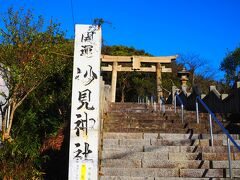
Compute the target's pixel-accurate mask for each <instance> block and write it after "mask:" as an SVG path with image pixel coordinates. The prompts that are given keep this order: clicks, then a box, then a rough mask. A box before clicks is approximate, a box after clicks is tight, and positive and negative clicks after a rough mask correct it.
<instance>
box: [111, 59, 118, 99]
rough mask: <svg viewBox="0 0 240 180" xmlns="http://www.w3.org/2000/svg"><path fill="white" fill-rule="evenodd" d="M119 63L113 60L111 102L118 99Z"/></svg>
mask: <svg viewBox="0 0 240 180" xmlns="http://www.w3.org/2000/svg"><path fill="white" fill-rule="evenodd" d="M117 65H118V63H117V62H116V61H115V62H113V66H112V83H111V102H115V100H116V87H117Z"/></svg>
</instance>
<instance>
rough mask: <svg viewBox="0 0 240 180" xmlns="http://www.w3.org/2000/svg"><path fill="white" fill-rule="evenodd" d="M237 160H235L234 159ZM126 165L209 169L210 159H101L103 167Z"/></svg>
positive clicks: (134, 166)
mask: <svg viewBox="0 0 240 180" xmlns="http://www.w3.org/2000/svg"><path fill="white" fill-rule="evenodd" d="M234 162H235V161H234ZM239 162H240V161H238V163H239ZM123 164H124V167H130V168H141V167H142V168H178V169H209V168H210V162H209V161H200V160H192V161H191V160H189V161H170V160H160V159H144V160H142V161H141V160H131V159H130V160H122V159H106V160H103V161H101V166H102V167H116V168H117V167H121V166H122V165H123Z"/></svg>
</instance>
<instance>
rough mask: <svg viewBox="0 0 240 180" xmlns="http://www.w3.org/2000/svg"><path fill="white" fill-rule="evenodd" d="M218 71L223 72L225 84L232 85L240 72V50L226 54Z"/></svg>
mask: <svg viewBox="0 0 240 180" xmlns="http://www.w3.org/2000/svg"><path fill="white" fill-rule="evenodd" d="M220 70H221V71H224V72H225V79H226V82H227V84H229V85H232V84H233V83H234V81H236V80H237V79H238V78H239V77H238V75H239V72H240V48H239V47H238V48H236V49H235V50H234V51H231V52H228V53H227V55H226V57H225V58H224V59H223V61H222V62H221V64H220Z"/></svg>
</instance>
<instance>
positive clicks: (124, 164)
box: [100, 103, 240, 180]
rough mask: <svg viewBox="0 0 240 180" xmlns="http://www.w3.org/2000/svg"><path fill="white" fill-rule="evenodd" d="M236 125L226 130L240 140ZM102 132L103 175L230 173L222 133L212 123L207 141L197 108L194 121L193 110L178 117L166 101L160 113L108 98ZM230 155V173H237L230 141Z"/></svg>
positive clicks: (117, 179)
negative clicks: (110, 101)
mask: <svg viewBox="0 0 240 180" xmlns="http://www.w3.org/2000/svg"><path fill="white" fill-rule="evenodd" d="M219 119H220V118H219ZM222 123H223V124H224V126H225V127H227V126H229V123H228V122H224V121H223V120H222ZM237 125H238V124H237ZM231 127H234V126H233V125H232V124H231ZM237 131H238V132H239V130H238V129H231V131H230V133H231V134H232V136H233V137H234V139H235V140H236V141H237V142H238V143H239V142H240V140H239V135H237V134H233V133H236V132H237ZM102 132H103V133H102V151H101V155H100V156H101V167H100V175H101V179H102V180H113V179H114V180H145V179H147V180H161V179H163V180H164V179H166V180H173V179H176V180H177V179H196V180H197V179H202V180H207V179H211V180H214V179H230V175H229V169H228V168H229V163H228V155H227V145H226V144H227V138H226V136H225V135H224V134H223V133H222V131H221V130H220V128H219V127H218V126H217V125H216V124H214V126H213V132H214V143H213V145H212V146H211V141H210V135H209V121H208V115H207V114H203V113H200V122H199V124H198V123H197V122H196V115H195V112H185V114H184V122H183V123H182V120H181V117H180V113H179V114H178V113H176V114H175V113H174V110H173V109H172V108H171V106H167V107H166V111H165V113H162V112H159V111H154V110H153V108H151V107H149V106H148V105H146V104H134V103H112V104H111V105H110V109H109V112H108V113H107V114H105V117H104V120H103V131H102ZM231 159H232V169H233V171H232V174H233V178H234V179H240V152H239V151H238V150H237V149H236V148H235V147H234V146H233V145H232V144H231Z"/></svg>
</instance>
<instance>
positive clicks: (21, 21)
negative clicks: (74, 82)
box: [0, 8, 68, 140]
mask: <svg viewBox="0 0 240 180" xmlns="http://www.w3.org/2000/svg"><path fill="white" fill-rule="evenodd" d="M2 22H3V27H1V28H0V63H1V68H2V69H3V70H4V72H5V74H6V76H5V77H7V79H5V82H6V84H7V86H8V88H9V95H8V96H6V100H7V101H8V105H9V106H10V107H11V113H10V118H9V120H8V121H7V120H6V118H3V119H2V120H3V122H2V138H3V140H4V139H8V138H10V132H11V128H12V124H13V120H14V115H15V112H16V110H17V108H19V106H20V105H22V103H23V102H24V101H25V100H26V98H27V97H28V96H29V95H30V94H31V93H32V92H33V91H35V90H36V89H37V88H38V87H39V86H40V85H41V84H42V83H43V82H44V81H46V80H47V78H48V77H50V76H51V75H52V74H55V73H56V72H60V71H62V70H63V69H64V66H65V64H66V61H67V60H68V59H67V58H66V55H63V54H67V50H66V48H65V45H66V43H67V42H66V40H65V38H64V33H63V32H62V31H61V30H60V25H59V24H57V23H54V22H53V21H52V20H51V21H50V23H49V24H48V25H45V24H44V20H43V18H42V17H41V16H39V17H38V18H34V15H33V13H32V12H31V11H30V10H28V11H24V10H23V9H20V10H17V11H14V10H13V8H9V10H8V12H7V13H6V14H5V15H4V16H3V18H2ZM64 51H66V52H64ZM7 122H8V125H7V124H6V123H7Z"/></svg>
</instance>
